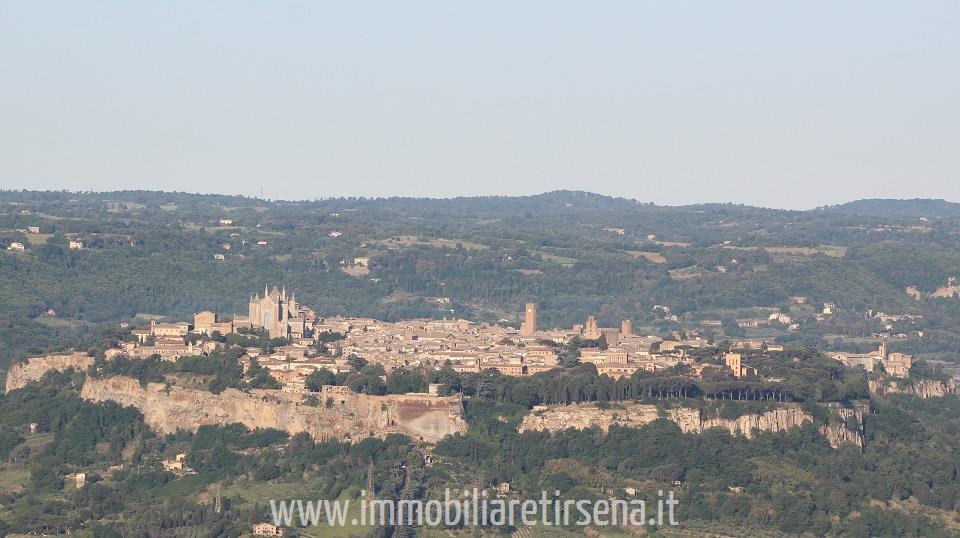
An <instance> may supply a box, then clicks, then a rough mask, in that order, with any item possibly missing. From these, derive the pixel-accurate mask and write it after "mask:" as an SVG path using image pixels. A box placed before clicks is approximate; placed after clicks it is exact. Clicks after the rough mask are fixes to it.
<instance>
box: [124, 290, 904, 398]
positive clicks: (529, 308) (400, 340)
mask: <svg viewBox="0 0 960 538" xmlns="http://www.w3.org/2000/svg"><path fill="white" fill-rule="evenodd" d="M258 331H262V332H263V333H265V334H267V335H268V336H269V337H270V338H271V339H276V338H281V339H283V342H284V344H283V345H280V346H278V347H275V348H274V349H273V350H272V351H271V352H269V353H268V352H265V351H264V350H263V349H261V348H258V347H251V348H246V349H245V354H244V355H243V356H242V357H241V359H240V360H241V361H242V362H243V363H244V364H246V365H249V364H250V362H251V361H252V360H253V359H254V358H255V359H256V360H257V362H258V364H259V365H260V366H262V367H264V368H267V369H268V370H269V371H270V372H271V374H272V375H273V377H275V378H276V379H277V380H278V381H280V382H281V384H282V385H283V387H284V389H285V390H290V391H299V390H303V389H304V382H305V379H306V377H307V376H308V375H309V374H310V373H311V372H313V371H315V370H318V369H327V370H330V371H331V372H333V373H339V372H348V371H350V369H351V364H350V361H349V358H350V357H351V356H360V357H363V358H364V359H366V360H367V361H369V362H373V363H379V364H382V365H383V366H384V369H385V370H386V371H388V372H389V371H391V370H393V369H397V368H442V367H450V368H452V369H453V370H455V371H457V372H480V371H484V370H496V371H498V372H500V373H502V374H504V375H511V376H528V375H534V374H537V373H540V372H546V371H549V370H552V369H554V368H557V367H558V366H559V363H560V360H561V355H562V354H563V353H564V351H565V350H566V349H569V348H568V344H569V343H570V342H571V341H574V339H579V340H580V342H581V344H584V345H583V346H582V347H580V348H579V357H578V359H579V361H580V362H581V363H590V364H594V365H595V366H596V369H597V372H598V373H599V374H601V375H607V376H609V377H611V378H620V377H629V376H631V375H633V374H634V373H635V372H637V371H638V370H642V371H648V372H655V371H658V370H663V369H667V368H671V367H673V366H675V365H677V364H680V363H685V364H690V365H691V366H692V367H693V368H694V369H695V370H697V371H699V369H700V368H701V367H702V365H701V364H697V363H696V361H694V360H693V358H692V357H691V356H690V355H689V354H688V350H690V349H692V348H703V347H706V346H708V342H707V341H706V340H704V339H702V338H699V337H696V338H689V339H684V340H664V339H662V338H660V337H658V336H654V335H638V334H635V333H634V330H633V325H632V323H631V321H630V320H622V321H621V322H620V324H619V327H601V326H599V324H598V322H597V320H596V318H594V316H588V317H587V319H586V321H585V322H584V323H583V324H577V325H574V326H573V327H570V328H553V329H541V328H540V327H538V323H537V306H536V304H534V303H528V304H526V305H525V307H524V314H523V319H522V322H521V324H520V328H519V330H518V329H516V328H514V327H510V326H505V325H501V324H494V323H475V322H472V321H468V320H465V319H456V320H446V319H443V320H436V319H433V320H430V319H415V320H404V321H399V322H385V321H380V320H376V319H370V318H346V317H327V318H324V317H320V316H318V315H317V314H316V313H315V312H314V311H313V310H311V309H310V308H307V307H304V306H303V305H300V304H299V303H298V302H297V299H296V294H295V293H290V294H289V295H288V293H287V290H286V289H285V288H281V289H279V290H278V289H277V288H276V287H274V288H273V289H269V288H266V287H265V288H264V292H263V295H262V296H261V295H260V294H256V295H254V296H252V297H250V300H249V303H248V308H247V313H246V314H245V315H235V316H232V317H230V318H221V316H219V315H218V314H216V313H214V312H210V311H203V312H197V313H196V314H195V315H194V316H193V320H192V323H191V322H188V321H184V322H176V323H158V322H156V321H151V322H150V325H149V326H147V327H142V328H136V329H133V330H132V334H133V335H134V336H135V337H136V338H134V339H133V340H132V341H129V342H124V343H123V344H122V347H121V348H120V349H114V350H111V353H113V354H118V353H123V354H126V355H130V356H134V357H137V356H139V357H146V356H151V355H154V354H156V355H159V356H160V357H161V358H163V359H166V360H176V359H177V358H179V357H181V356H188V355H199V354H204V353H210V352H213V351H215V350H216V349H217V348H218V347H219V346H221V345H222V344H221V343H219V342H218V341H217V339H214V338H208V337H205V336H204V335H206V336H212V335H215V334H216V333H219V334H220V335H229V334H233V333H249V332H258ZM191 335H192V336H191ZM333 335H335V338H330V337H331V336H333ZM600 342H603V343H604V345H598V344H599V343H600ZM321 343H323V345H324V346H327V348H326V352H321V349H322V346H321V345H320V344H321ZM760 346H763V348H764V349H766V350H767V351H778V350H782V347H779V346H776V345H774V344H767V343H764V342H753V341H740V342H734V344H733V349H732V350H731V352H730V353H727V354H726V355H725V356H724V357H723V362H724V365H725V366H726V368H727V369H729V372H730V374H732V375H733V377H736V378H749V377H752V376H754V375H756V371H755V370H754V369H752V368H750V367H748V366H746V365H744V364H742V360H741V353H740V351H742V350H750V349H753V350H757V349H760ZM834 358H835V359H837V360H838V361H840V362H842V363H844V364H846V365H847V366H851V367H856V366H862V367H864V368H865V369H867V370H868V371H873V370H874V369H875V368H876V366H877V365H882V367H883V369H884V370H885V371H886V372H887V373H889V374H891V375H894V376H900V377H907V376H908V375H909V369H910V365H911V357H910V356H909V355H903V354H900V353H887V351H886V347H885V346H881V348H880V351H879V352H878V353H873V354H866V355H854V354H847V353H839V354H835V356H834Z"/></svg>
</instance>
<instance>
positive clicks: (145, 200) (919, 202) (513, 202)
mask: <svg viewBox="0 0 960 538" xmlns="http://www.w3.org/2000/svg"><path fill="white" fill-rule="evenodd" d="M38 197H42V198H46V199H48V200H49V201H70V200H77V199H86V200H88V201H93V200H99V201H125V202H133V203H141V204H150V203H154V204H155V203H161V204H187V205H189V203H190V202H201V201H205V202H210V203H217V204H222V205H224V206H254V205H264V204H265V205H279V206H284V205H291V204H293V205H301V204H302V205H310V204H316V203H323V202H331V201H333V202H337V201H340V202H353V203H357V204H369V205H372V206H377V205H380V204H385V203H390V202H396V201H403V202H406V203H409V204H414V205H417V204H418V203H422V204H424V206H423V209H425V210H439V211H441V212H442V211H443V205H444V204H445V203H448V204H456V205H457V207H458V208H459V210H462V209H463V204H467V206H473V207H472V209H474V210H478V211H479V210H490V209H492V208H493V207H496V208H497V209H500V210H504V209H510V208H512V209H515V210H518V209H523V210H531V211H533V210H536V209H558V208H563V209H574V208H575V209H607V210H626V209H633V208H638V207H646V208H658V209H686V210H702V209H719V208H724V207H739V208H744V209H762V210H773V211H787V212H827V213H837V214H846V215H858V216H874V217H877V216H885V217H934V218H955V217H960V203H957V202H950V201H947V200H944V199H934V198H913V199H896V198H864V199H859V200H854V201H850V202H844V203H840V204H836V205H825V206H821V207H817V208H814V209H810V210H806V211H798V210H791V209H781V208H776V207H765V206H754V205H750V204H746V203H737V202H729V201H728V202H720V201H718V202H697V203H690V204H675V205H668V204H658V203H654V202H650V201H643V200H638V199H634V198H628V197H623V196H610V195H606V194H600V193H594V192H589V191H579V190H565V189H561V190H554V191H547V192H543V193H539V194H530V195H497V194H491V195H475V196H452V197H437V198H431V197H418V196H376V197H369V196H330V197H315V198H309V199H306V198H305V199H299V200H282V199H264V198H258V197H252V196H244V195H231V194H217V193H188V192H180V191H151V190H122V191H104V192H95V191H94V192H88V191H83V192H81V191H65V190H64V191H32V190H0V202H8V203H9V202H13V203H18V202H19V203H25V202H31V201H36V200H37V198H38Z"/></svg>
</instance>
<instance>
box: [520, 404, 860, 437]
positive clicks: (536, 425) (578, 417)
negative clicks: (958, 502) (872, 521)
mask: <svg viewBox="0 0 960 538" xmlns="http://www.w3.org/2000/svg"><path fill="white" fill-rule="evenodd" d="M658 418H664V419H666V420H669V421H671V422H673V423H675V424H676V425H677V426H679V427H680V430H681V431H683V432H685V433H703V431H704V430H707V429H710V428H722V429H724V430H727V431H728V432H730V434H731V435H742V436H744V437H746V438H748V439H750V438H752V437H753V432H754V431H755V430H758V431H762V432H781V431H786V430H789V429H791V428H796V427H798V426H800V425H802V424H803V423H805V422H809V423H811V424H812V423H813V417H812V416H810V415H808V414H806V413H804V412H803V410H801V409H800V408H799V407H795V406H784V407H781V408H777V409H772V410H769V411H764V412H762V413H752V414H746V415H741V416H739V417H737V418H732V419H728V418H722V417H720V416H719V415H716V416H701V413H700V410H699V409H696V408H692V407H676V408H673V409H667V410H665V411H663V413H662V414H661V413H660V411H659V410H658V409H657V407H656V406H654V405H644V404H626V405H624V406H623V407H622V408H617V409H600V408H599V407H597V406H596V405H594V404H580V405H576V404H575V405H566V406H556V407H546V408H538V409H535V410H534V411H533V412H532V413H530V414H528V415H527V416H525V417H524V418H523V421H522V422H521V423H520V427H519V430H520V431H521V432H523V431H528V430H549V431H558V430H565V429H567V428H576V429H587V428H592V427H598V428H600V429H601V430H603V431H607V430H608V429H609V428H610V427H611V426H633V427H636V426H643V425H644V424H649V423H650V422H653V421H654V420H656V419H658ZM825 426H826V425H825ZM829 426H830V428H831V429H830V430H829V432H830V433H829V434H828V433H827V432H826V431H825V430H824V429H823V428H821V433H823V434H824V435H826V436H827V439H829V440H830V444H831V446H833V447H834V448H836V447H837V446H839V445H841V444H846V443H850V444H854V445H856V446H862V445H863V437H862V435H861V433H860V432H858V431H849V432H848V433H847V434H842V433H840V432H839V431H834V430H833V428H835V427H836V428H840V429H845V427H844V424H843V422H839V423H838V424H830V425H829Z"/></svg>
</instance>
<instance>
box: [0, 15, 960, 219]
mask: <svg viewBox="0 0 960 538" xmlns="http://www.w3.org/2000/svg"><path fill="white" fill-rule="evenodd" d="M2 13H3V14H2V16H0V62H2V64H3V65H4V66H5V69H4V70H3V72H2V74H0V82H2V83H0V102H2V103H3V107H4V120H3V122H2V124H0V148H2V149H0V188H4V189H51V190H60V189H67V190H97V191H106V190H118V189H149V190H166V191H185V192H216V193H223V194H243V195H247V196H259V195H260V194H261V189H262V194H263V196H264V197H266V198H271V199H312V198H315V197H331V196H367V197H388V196H419V197H441V198H447V197H455V196H471V195H530V194H537V193H542V192H548V191H553V190H558V189H568V190H582V191H589V192H597V193H602V194H607V195H611V196H622V197H626V198H632V199H637V200H640V201H644V202H646V201H650V202H655V203H657V204H665V205H684V204H692V203H702V202H733V203H743V204H748V205H757V206H764V207H774V208H786V209H811V208H814V207H818V206H822V205H832V204H838V203H843V202H847V201H852V200H857V199H862V198H942V199H947V200H960V181H956V179H957V173H956V171H957V170H958V169H960V152H958V151H956V148H957V147H960V107H956V106H955V96H956V95H958V94H960V70H957V69H955V67H956V58H957V57H958V53H960V34H958V33H957V32H956V31H955V29H956V27H958V26H960V4H957V3H956V2H947V1H941V2H924V3H904V2H890V1H882V2H873V3H870V4H841V5H837V4H833V3H826V2H820V3H813V4H811V3H806V4H803V5H787V6H785V5H771V4H768V3H763V2H735V3H726V4H723V5H711V4H697V5H695V6H694V5H687V6H683V5H670V4H659V5H654V4H642V5H641V4H636V3H629V2H617V3H611V4H605V5H603V6H589V7H588V6H580V5H577V4H573V3H545V2H539V3H528V4H522V5H513V4H506V3H492V4H491V3H486V4H484V5H482V6H462V5H450V4H444V3H426V4H418V5H390V4H386V5H380V4H372V3H371V4H349V5H335V6H334V5H330V6H323V5H318V4H308V3H300V2H289V3H284V4H278V5H269V6H268V5H256V4H238V3H227V2H211V3H207V4H203V5H196V4H193V3H185V2H170V3H164V4H150V3H120V2H106V3H101V4H97V5H86V4H72V3H67V2H62V3H53V4H51V3H35V2H20V3H8V4H5V5H4V7H3V10H2ZM758 44H763V46H759V45H758Z"/></svg>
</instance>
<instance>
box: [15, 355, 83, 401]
mask: <svg viewBox="0 0 960 538" xmlns="http://www.w3.org/2000/svg"><path fill="white" fill-rule="evenodd" d="M91 364H93V357H88V356H87V354H86V353H72V354H70V355H47V356H45V357H32V358H29V359H27V360H26V361H24V362H20V363H17V364H14V365H12V366H10V369H9V370H7V382H6V391H7V392H10V391H11V390H16V389H19V388H22V387H23V386H24V385H26V384H27V383H29V382H31V381H36V380H37V379H40V378H41V377H43V374H45V373H47V372H48V371H50V370H57V371H60V372H62V371H64V370H67V369H70V368H74V369H76V370H81V371H84V370H86V369H87V368H89V367H90V365H91Z"/></svg>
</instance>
